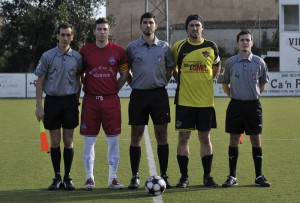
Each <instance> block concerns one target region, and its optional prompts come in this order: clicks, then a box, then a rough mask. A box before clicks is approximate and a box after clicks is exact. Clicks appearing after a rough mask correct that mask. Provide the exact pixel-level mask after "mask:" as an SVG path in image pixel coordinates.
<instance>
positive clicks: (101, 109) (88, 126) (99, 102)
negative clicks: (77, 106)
mask: <svg viewBox="0 0 300 203" xmlns="http://www.w3.org/2000/svg"><path fill="white" fill-rule="evenodd" d="M101 124H102V127H103V130H104V132H105V134H106V135H118V134H120V133H121V104H120V98H119V96H118V95H110V96H91V95H84V97H83V101H82V113H81V125H80V134H82V135H94V136H97V135H98V133H99V132H100V127H101Z"/></svg>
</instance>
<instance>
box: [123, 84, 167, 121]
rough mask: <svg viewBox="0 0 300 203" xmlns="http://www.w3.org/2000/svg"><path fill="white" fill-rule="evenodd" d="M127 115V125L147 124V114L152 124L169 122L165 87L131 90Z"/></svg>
mask: <svg viewBox="0 0 300 203" xmlns="http://www.w3.org/2000/svg"><path fill="white" fill-rule="evenodd" d="M128 115H129V125H148V121H149V115H150V116H151V118H152V122H153V124H157V125H161V124H166V123H170V120H171V119H170V104H169V97H168V93H167V90H166V89H165V87H161V88H156V89H150V90H136V89H134V90H132V92H131V94H130V101H129V108H128Z"/></svg>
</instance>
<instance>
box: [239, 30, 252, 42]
mask: <svg viewBox="0 0 300 203" xmlns="http://www.w3.org/2000/svg"><path fill="white" fill-rule="evenodd" d="M248 34H249V35H251V40H253V35H252V33H251V32H250V31H249V30H242V31H241V32H239V34H238V35H237V36H236V42H239V40H240V36H241V35H248Z"/></svg>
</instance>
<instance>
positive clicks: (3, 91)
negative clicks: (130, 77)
mask: <svg viewBox="0 0 300 203" xmlns="http://www.w3.org/2000/svg"><path fill="white" fill-rule="evenodd" d="M269 77H270V83H268V84H266V89H265V91H264V92H263V94H262V96H278V97H280V96H300V71H286V72H276V73H275V72H272V73H269ZM36 79H37V77H36V76H35V75H34V74H32V73H28V74H25V73H20V74H0V98H34V97H35V93H36V88H35V82H36ZM213 82H214V95H215V96H216V97H226V94H225V93H224V91H223V90H222V85H221V84H217V81H216V79H215V80H214V81H213ZM176 86H177V82H176V80H175V79H174V78H172V79H171V80H170V82H169V84H168V86H167V87H166V88H167V90H168V95H169V96H170V97H174V96H175V90H176ZM130 93H131V88H130V86H129V85H128V84H127V83H126V84H125V85H124V86H123V88H122V89H121V90H120V92H119V96H120V97H129V96H130ZM83 95H84V93H83V92H82V91H81V97H83Z"/></svg>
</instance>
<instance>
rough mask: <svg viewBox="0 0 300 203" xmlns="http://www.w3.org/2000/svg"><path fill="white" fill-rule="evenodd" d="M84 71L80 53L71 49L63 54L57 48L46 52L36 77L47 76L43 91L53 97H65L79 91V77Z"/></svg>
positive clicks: (36, 71)
mask: <svg viewBox="0 0 300 203" xmlns="http://www.w3.org/2000/svg"><path fill="white" fill-rule="evenodd" d="M81 70H82V57H81V55H80V54H79V52H77V51H75V50H73V49H71V48H70V49H69V50H68V52H66V53H64V52H62V51H61V50H60V49H59V47H58V46H57V47H55V48H53V49H50V50H49V51H47V52H45V53H44V54H43V55H42V57H41V59H40V61H39V63H38V65H37V67H36V70H35V75H36V76H43V75H44V76H45V81H44V84H43V91H44V92H45V93H46V94H47V95H51V96H65V95H71V94H76V93H77V92H78V91H79V89H78V88H79V87H78V85H77V80H76V79H77V76H79V75H80V73H81Z"/></svg>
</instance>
